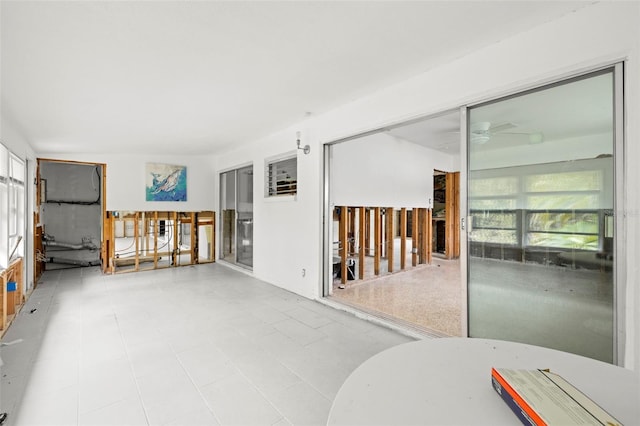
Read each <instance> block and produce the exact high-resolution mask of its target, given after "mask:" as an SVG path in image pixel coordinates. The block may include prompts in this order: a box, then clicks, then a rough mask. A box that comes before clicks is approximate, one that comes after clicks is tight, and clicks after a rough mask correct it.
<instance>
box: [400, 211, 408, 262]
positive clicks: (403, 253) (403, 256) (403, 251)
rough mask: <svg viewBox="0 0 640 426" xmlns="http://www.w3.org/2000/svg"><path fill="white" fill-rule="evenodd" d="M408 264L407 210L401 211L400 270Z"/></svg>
mask: <svg viewBox="0 0 640 426" xmlns="http://www.w3.org/2000/svg"><path fill="white" fill-rule="evenodd" d="M406 263H407V209H406V208H405V207H403V208H401V209H400V269H404V268H406Z"/></svg>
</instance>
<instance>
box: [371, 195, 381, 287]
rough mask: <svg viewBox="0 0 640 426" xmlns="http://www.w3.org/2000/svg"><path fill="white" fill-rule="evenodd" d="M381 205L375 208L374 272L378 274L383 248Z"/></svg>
mask: <svg viewBox="0 0 640 426" xmlns="http://www.w3.org/2000/svg"><path fill="white" fill-rule="evenodd" d="M380 210H381V209H380V207H375V208H374V209H373V215H374V227H375V229H374V240H375V243H374V244H375V251H374V253H373V256H374V258H373V273H374V274H375V275H376V276H378V275H380V257H381V253H380V251H381V249H382V220H381V217H380V215H381V211H380Z"/></svg>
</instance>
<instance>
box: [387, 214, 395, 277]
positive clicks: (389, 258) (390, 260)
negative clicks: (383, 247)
mask: <svg viewBox="0 0 640 426" xmlns="http://www.w3.org/2000/svg"><path fill="white" fill-rule="evenodd" d="M385 218H386V222H387V226H386V229H385V230H386V234H387V271H388V272H393V252H394V247H393V243H394V240H395V238H394V237H393V207H387V208H386V210H385Z"/></svg>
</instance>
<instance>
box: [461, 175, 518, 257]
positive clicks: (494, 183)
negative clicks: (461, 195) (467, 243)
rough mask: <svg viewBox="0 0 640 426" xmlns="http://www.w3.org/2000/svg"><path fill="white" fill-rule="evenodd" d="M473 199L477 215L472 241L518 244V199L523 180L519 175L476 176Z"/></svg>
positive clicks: (474, 210)
mask: <svg viewBox="0 0 640 426" xmlns="http://www.w3.org/2000/svg"><path fill="white" fill-rule="evenodd" d="M470 185H471V191H472V192H473V193H474V194H476V195H475V196H474V197H473V198H472V199H471V200H469V203H470V207H471V210H472V211H473V212H475V213H474V215H473V232H472V233H471V240H472V241H481V242H485V243H495V244H505V245H512V246H515V245H517V244H518V229H517V217H516V211H515V209H516V202H517V196H518V191H519V188H520V186H519V185H520V181H519V179H518V177H516V176H504V177H493V178H484V179H473V180H472V181H471V182H470Z"/></svg>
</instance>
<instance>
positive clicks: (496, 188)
mask: <svg viewBox="0 0 640 426" xmlns="http://www.w3.org/2000/svg"><path fill="white" fill-rule="evenodd" d="M613 106H614V72H613V69H609V70H605V71H602V72H598V73H594V74H591V75H589V76H584V77H581V78H577V79H573V80H570V81H567V82H563V83H562V84H557V85H553V86H549V87H545V88H542V89H539V90H535V91H530V92H527V93H524V94H521V95H517V96H512V97H509V98H505V99H501V100H498V101H494V102H491V103H487V104H482V105H479V106H476V107H473V108H470V109H469V115H468V117H469V123H468V141H469V142H468V144H469V145H468V165H469V174H468V176H469V182H468V209H469V212H468V215H469V219H470V225H471V228H470V232H469V233H468V238H469V241H468V250H469V257H468V298H469V300H468V301H469V335H470V336H471V337H485V338H496V339H503V340H510V341H518V342H524V343H529V344H534V345H539V346H545V347H550V348H555V349H560V350H563V351H567V352H573V353H577V354H580V355H584V356H587V357H591V358H596V359H599V360H602V361H606V362H614V344H615V341H614V330H615V322H614V312H615V306H614V294H615V282H614V263H613V256H614V253H613V247H614V246H615V245H614V242H613V241H614V238H615V235H613V228H614V227H613V226H612V220H613V219H612V214H613V213H612V212H613V211H614V210H615V209H614V196H613V194H614V193H615V189H614V157H613V154H614V148H615V141H614V134H615V132H614V107H613Z"/></svg>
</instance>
